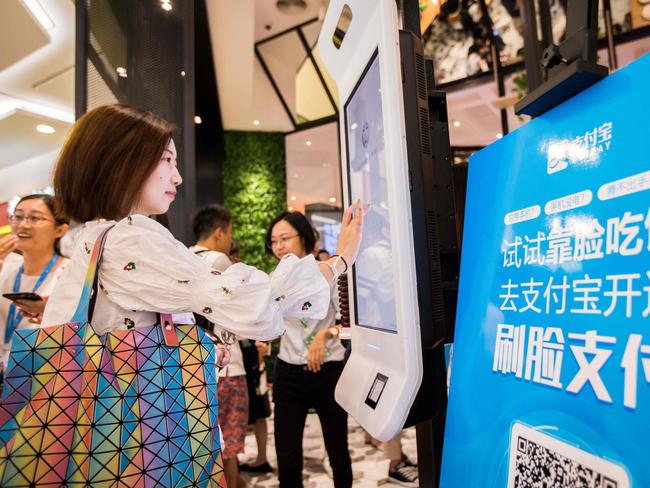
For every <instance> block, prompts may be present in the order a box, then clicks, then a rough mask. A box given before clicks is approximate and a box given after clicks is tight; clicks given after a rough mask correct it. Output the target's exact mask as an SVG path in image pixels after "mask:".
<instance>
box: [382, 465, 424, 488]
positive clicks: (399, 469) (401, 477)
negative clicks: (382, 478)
mask: <svg viewBox="0 0 650 488" xmlns="http://www.w3.org/2000/svg"><path fill="white" fill-rule="evenodd" d="M388 480H389V481H391V482H393V483H395V484H398V485H401V486H414V487H417V486H418V470H417V469H416V468H413V467H412V466H407V465H406V463H405V462H404V461H400V463H399V464H398V465H397V466H395V469H393V470H389V471H388Z"/></svg>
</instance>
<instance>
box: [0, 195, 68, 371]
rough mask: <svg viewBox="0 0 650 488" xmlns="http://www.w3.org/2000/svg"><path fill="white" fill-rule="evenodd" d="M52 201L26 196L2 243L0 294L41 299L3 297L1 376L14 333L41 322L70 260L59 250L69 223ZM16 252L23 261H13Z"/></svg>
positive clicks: (0, 313)
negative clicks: (26, 295)
mask: <svg viewBox="0 0 650 488" xmlns="http://www.w3.org/2000/svg"><path fill="white" fill-rule="evenodd" d="M53 201H54V200H53V198H52V197H51V196H50V195H29V196H26V197H23V198H22V199H21V200H20V201H19V202H18V205H16V209H15V210H14V214H13V215H12V216H11V217H10V222H11V231H12V232H11V234H9V235H7V236H5V237H4V238H2V240H0V293H2V294H16V293H32V294H34V295H32V298H37V296H38V297H40V299H34V300H20V299H17V298H16V297H13V299H12V300H9V299H7V298H5V297H4V296H2V297H0V373H1V372H2V371H4V367H5V366H6V364H7V360H8V359H9V348H10V346H11V338H12V336H13V333H14V331H15V330H16V329H18V328H26V327H30V326H32V327H33V324H39V323H40V321H41V318H42V316H43V311H44V310H45V304H46V302H47V297H48V296H49V294H50V293H51V292H52V289H53V288H54V285H55V283H56V281H57V280H58V279H59V276H60V274H61V271H62V270H63V268H64V267H65V263H66V262H67V261H68V260H67V259H66V258H64V257H63V256H61V254H60V252H59V248H58V244H59V240H60V239H61V237H63V235H64V234H65V233H66V231H67V230H68V223H67V221H66V220H65V219H64V218H63V217H61V216H60V215H57V214H56V212H55V210H54V203H53ZM13 251H20V253H21V254H22V258H20V257H19V258H18V259H12V258H11V257H10V256H11V253H12V252H13ZM16 256H17V255H16ZM10 296H11V295H10Z"/></svg>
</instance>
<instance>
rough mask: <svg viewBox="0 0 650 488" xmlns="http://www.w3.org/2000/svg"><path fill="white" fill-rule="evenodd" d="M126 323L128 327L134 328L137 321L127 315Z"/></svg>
mask: <svg viewBox="0 0 650 488" xmlns="http://www.w3.org/2000/svg"><path fill="white" fill-rule="evenodd" d="M124 325H126V328H127V329H133V328H134V327H135V322H134V321H133V320H131V319H130V318H128V317H127V318H125V319H124Z"/></svg>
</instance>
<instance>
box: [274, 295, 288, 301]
mask: <svg viewBox="0 0 650 488" xmlns="http://www.w3.org/2000/svg"><path fill="white" fill-rule="evenodd" d="M285 298H287V296H286V295H280V296H279V297H276V298H275V301H276V302H279V301H280V300H284V299H285Z"/></svg>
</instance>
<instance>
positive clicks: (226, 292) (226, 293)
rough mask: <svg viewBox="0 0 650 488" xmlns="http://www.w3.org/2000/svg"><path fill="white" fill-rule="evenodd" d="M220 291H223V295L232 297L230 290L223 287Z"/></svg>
mask: <svg viewBox="0 0 650 488" xmlns="http://www.w3.org/2000/svg"><path fill="white" fill-rule="evenodd" d="M221 289H222V290H223V292H224V294H225V295H232V291H231V290H230V288H226V287H225V286H222V287H221Z"/></svg>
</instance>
